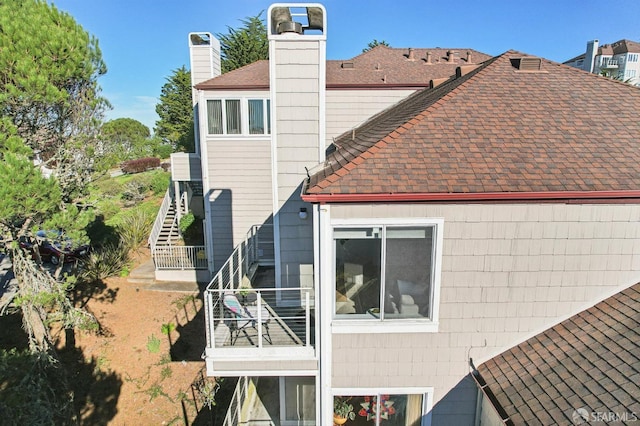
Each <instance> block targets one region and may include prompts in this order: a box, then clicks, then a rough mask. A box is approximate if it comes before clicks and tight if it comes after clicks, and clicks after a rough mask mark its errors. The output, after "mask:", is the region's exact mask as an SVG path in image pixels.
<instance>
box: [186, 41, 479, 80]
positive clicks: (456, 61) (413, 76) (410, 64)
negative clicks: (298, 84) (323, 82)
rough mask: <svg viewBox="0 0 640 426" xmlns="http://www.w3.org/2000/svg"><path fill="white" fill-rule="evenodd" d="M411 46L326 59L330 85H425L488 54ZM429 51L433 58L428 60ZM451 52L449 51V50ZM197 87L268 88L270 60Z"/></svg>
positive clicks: (379, 49) (380, 47)
mask: <svg viewBox="0 0 640 426" xmlns="http://www.w3.org/2000/svg"><path fill="white" fill-rule="evenodd" d="M408 52H409V50H408V49H398V48H390V47H386V46H377V47H375V48H373V49H371V50H369V51H367V52H365V53H362V54H360V55H358V56H356V57H354V58H351V59H347V60H329V61H327V88H328V89H332V88H342V87H362V86H366V87H371V86H374V87H375V86H381V87H398V86H400V87H426V86H428V85H429V81H430V80H432V79H437V78H443V77H449V76H450V75H452V74H455V71H456V67H459V66H460V65H468V64H478V63H480V62H483V61H485V60H487V59H489V58H491V57H490V56H489V55H486V54H484V53H481V52H478V51H476V50H473V49H463V48H458V49H441V48H434V49H413V57H414V59H413V60H410V59H409V58H408ZM427 52H430V61H431V63H427V60H426V58H427ZM448 52H449V53H448ZM196 87H197V88H198V89H202V90H207V89H217V90H230V89H231V90H233V89H236V90H237V89H247V88H255V89H267V88H269V62H268V61H266V60H265V61H258V62H254V63H253V64H250V65H247V66H244V67H242V68H239V69H237V70H234V71H231V72H228V73H225V74H222V75H221V76H218V77H216V78H213V79H211V80H207V81H204V82H202V83H199V84H197V85H196Z"/></svg>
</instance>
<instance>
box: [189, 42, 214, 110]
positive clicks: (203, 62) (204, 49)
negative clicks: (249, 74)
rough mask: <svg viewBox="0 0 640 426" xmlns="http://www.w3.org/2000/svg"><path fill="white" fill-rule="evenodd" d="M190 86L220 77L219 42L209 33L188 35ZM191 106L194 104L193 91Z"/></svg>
mask: <svg viewBox="0 0 640 426" xmlns="http://www.w3.org/2000/svg"><path fill="white" fill-rule="evenodd" d="M189 60H190V62H191V64H190V65H191V86H195V85H196V84H198V83H202V82H203V81H207V80H209V79H211V78H213V77H217V76H219V75H220V42H219V41H218V39H217V38H215V37H214V36H213V35H211V33H208V32H199V33H189ZM193 104H194V105H195V104H196V99H195V90H194V92H193Z"/></svg>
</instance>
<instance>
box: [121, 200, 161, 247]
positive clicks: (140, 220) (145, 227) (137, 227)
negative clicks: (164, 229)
mask: <svg viewBox="0 0 640 426" xmlns="http://www.w3.org/2000/svg"><path fill="white" fill-rule="evenodd" d="M154 220H155V216H153V215H151V214H149V212H148V211H146V210H143V209H134V210H131V211H130V212H128V214H126V215H123V216H122V218H121V220H120V222H119V223H118V225H117V227H116V228H117V230H118V234H120V240H121V241H122V244H123V245H124V247H126V248H127V249H128V250H134V249H137V248H138V247H140V245H141V244H142V243H143V242H145V241H146V240H147V238H149V234H150V233H151V228H152V227H153V221H154Z"/></svg>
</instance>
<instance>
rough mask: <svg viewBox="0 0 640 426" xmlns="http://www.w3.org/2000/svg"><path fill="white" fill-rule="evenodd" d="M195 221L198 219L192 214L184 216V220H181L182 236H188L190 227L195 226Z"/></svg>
mask: <svg viewBox="0 0 640 426" xmlns="http://www.w3.org/2000/svg"><path fill="white" fill-rule="evenodd" d="M195 221H196V217H195V216H194V215H193V213H191V212H189V213H187V214H186V215H184V216H182V219H180V224H179V227H180V232H182V234H186V233H187V230H188V229H189V227H190V226H191V225H193V222H195Z"/></svg>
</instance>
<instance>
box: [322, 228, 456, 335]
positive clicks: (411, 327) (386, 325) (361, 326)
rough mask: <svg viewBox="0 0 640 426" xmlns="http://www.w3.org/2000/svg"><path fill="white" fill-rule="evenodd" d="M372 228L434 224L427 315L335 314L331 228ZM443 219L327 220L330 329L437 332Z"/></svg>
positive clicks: (346, 330) (333, 250)
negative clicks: (352, 315)
mask: <svg viewBox="0 0 640 426" xmlns="http://www.w3.org/2000/svg"><path fill="white" fill-rule="evenodd" d="M360 226H362V227H375V226H434V228H435V245H434V247H433V248H434V251H435V253H434V256H433V257H434V265H433V279H432V283H431V285H432V286H433V296H432V302H431V303H432V306H431V312H432V315H431V318H430V319H427V318H401V319H395V318H389V319H385V320H380V319H376V318H373V317H372V318H370V319H369V318H344V317H335V312H336V305H335V303H336V302H335V299H336V298H335V296H334V294H335V291H336V273H335V271H336V264H335V263H336V259H335V257H336V256H335V246H334V245H333V244H334V239H333V230H334V229H335V228H342V227H360ZM443 231H444V219H443V218H371V219H337V220H334V221H331V241H332V247H333V248H332V256H331V270H332V271H333V272H332V275H331V291H332V296H331V300H332V308H331V309H332V313H333V315H334V317H333V320H332V322H331V326H332V332H333V333H336V334H352V333H437V332H438V327H439V312H440V281H441V275H442V245H443V234H444V232H443Z"/></svg>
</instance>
